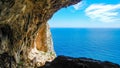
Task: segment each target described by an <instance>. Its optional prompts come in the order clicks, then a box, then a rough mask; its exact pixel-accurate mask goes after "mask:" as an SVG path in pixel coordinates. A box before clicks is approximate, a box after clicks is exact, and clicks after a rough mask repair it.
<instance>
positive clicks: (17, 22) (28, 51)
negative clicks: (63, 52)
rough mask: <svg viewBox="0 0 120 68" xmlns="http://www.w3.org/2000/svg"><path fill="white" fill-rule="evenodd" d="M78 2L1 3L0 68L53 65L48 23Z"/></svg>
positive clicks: (5, 0)
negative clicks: (60, 12)
mask: <svg viewBox="0 0 120 68" xmlns="http://www.w3.org/2000/svg"><path fill="white" fill-rule="evenodd" d="M80 1H81V0H0V58H1V59H2V60H1V59H0V68H8V67H9V66H10V67H11V68H16V67H21V68H30V67H37V66H42V65H44V64H45V62H46V61H52V60H53V59H54V58H55V52H54V49H53V44H52V38H51V33H50V30H49V26H48V24H47V21H48V20H49V19H50V18H51V17H52V16H53V14H54V13H55V12H56V11H58V10H59V9H61V8H64V7H67V6H70V5H73V4H76V3H78V2H80ZM2 56H4V59H3V57H2ZM11 59H14V60H11Z"/></svg>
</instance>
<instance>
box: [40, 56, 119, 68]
mask: <svg viewBox="0 0 120 68" xmlns="http://www.w3.org/2000/svg"><path fill="white" fill-rule="evenodd" d="M40 68H120V66H119V65H118V64H115V63H111V62H108V61H104V62H102V61H99V60H93V59H90V58H72V57H67V56H58V57H57V58H55V59H54V60H53V61H52V62H48V63H46V64H45V65H44V66H42V67H40Z"/></svg>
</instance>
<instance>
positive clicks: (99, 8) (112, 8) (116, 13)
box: [85, 4, 120, 22]
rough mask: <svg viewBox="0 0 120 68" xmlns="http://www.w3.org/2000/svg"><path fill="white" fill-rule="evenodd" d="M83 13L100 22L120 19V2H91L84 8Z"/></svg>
mask: <svg viewBox="0 0 120 68" xmlns="http://www.w3.org/2000/svg"><path fill="white" fill-rule="evenodd" d="M85 13H86V15H87V16H88V17H90V18H91V19H93V20H99V21H102V22H116V21H120V4H116V5H112V4H92V5H90V6H89V7H88V8H86V10H85ZM118 17H119V18H118Z"/></svg>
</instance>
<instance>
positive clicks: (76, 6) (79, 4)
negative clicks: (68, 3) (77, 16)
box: [73, 1, 84, 10]
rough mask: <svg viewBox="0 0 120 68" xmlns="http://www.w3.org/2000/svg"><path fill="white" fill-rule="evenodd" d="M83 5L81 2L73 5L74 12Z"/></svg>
mask: <svg viewBox="0 0 120 68" xmlns="http://www.w3.org/2000/svg"><path fill="white" fill-rule="evenodd" d="M83 4H84V2H83V1H82V2H79V3H77V4H75V5H73V7H74V9H75V10H79V9H80V8H81V7H82V6H83Z"/></svg>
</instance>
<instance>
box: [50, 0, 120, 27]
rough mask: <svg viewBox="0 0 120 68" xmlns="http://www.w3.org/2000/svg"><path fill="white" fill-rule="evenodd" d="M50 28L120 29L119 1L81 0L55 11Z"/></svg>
mask: <svg viewBox="0 0 120 68" xmlns="http://www.w3.org/2000/svg"><path fill="white" fill-rule="evenodd" d="M48 23H49V24H50V27H54V28H55V27H57V28H59V27H64V28H67V27H68V28H120V0H83V1H82V2H80V3H78V4H76V5H72V6H70V7H67V8H62V9H61V10H59V11H57V12H56V13H55V14H54V15H53V17H52V18H51V19H50V20H49V21H48Z"/></svg>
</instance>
